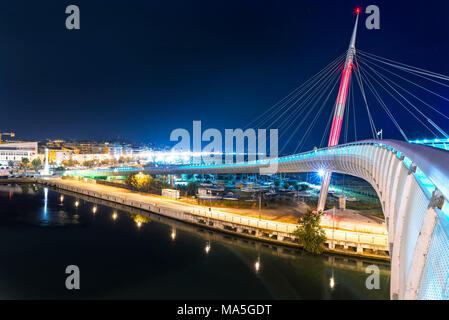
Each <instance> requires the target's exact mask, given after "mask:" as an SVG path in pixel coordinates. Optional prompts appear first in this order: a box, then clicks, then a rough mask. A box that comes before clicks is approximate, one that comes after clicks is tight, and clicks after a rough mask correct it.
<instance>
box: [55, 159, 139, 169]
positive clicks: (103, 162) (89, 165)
mask: <svg viewBox="0 0 449 320" xmlns="http://www.w3.org/2000/svg"><path fill="white" fill-rule="evenodd" d="M131 160H132V159H131V158H130V157H120V159H118V160H117V159H115V158H111V159H104V160H85V161H82V162H80V161H78V160H74V159H68V160H64V161H62V163H61V164H62V166H63V167H73V166H80V165H81V166H83V167H87V168H92V167H97V166H100V165H101V166H107V165H116V164H121V163H127V162H130V161H131Z"/></svg>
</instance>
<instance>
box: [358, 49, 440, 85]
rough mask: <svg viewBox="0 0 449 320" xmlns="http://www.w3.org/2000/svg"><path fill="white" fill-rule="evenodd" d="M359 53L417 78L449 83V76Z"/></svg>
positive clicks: (366, 53)
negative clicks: (422, 77)
mask: <svg viewBox="0 0 449 320" xmlns="http://www.w3.org/2000/svg"><path fill="white" fill-rule="evenodd" d="M358 52H359V53H360V54H361V55H362V56H365V57H368V58H370V59H373V60H376V61H379V62H381V63H383V64H386V65H389V66H391V67H394V68H397V69H400V70H403V71H406V72H410V73H414V74H415V75H417V76H419V75H424V76H427V77H433V78H437V79H441V80H445V81H449V76H446V75H443V74H439V73H436V72H432V71H428V70H425V69H421V68H417V67H414V66H411V65H407V64H405V63H402V62H397V61H394V60H391V59H387V58H383V57H380V56H377V55H375V54H372V53H368V52H365V51H362V50H358ZM426 79H427V80H430V81H431V79H428V78H426ZM434 81H435V80H434ZM435 82H436V83H439V84H441V85H443V86H449V85H448V84H443V83H441V82H437V81H435Z"/></svg>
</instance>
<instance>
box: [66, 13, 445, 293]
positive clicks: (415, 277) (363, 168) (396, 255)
mask: <svg viewBox="0 0 449 320" xmlns="http://www.w3.org/2000/svg"><path fill="white" fill-rule="evenodd" d="M359 12H360V10H359V9H357V11H356V13H357V18H356V23H355V26H354V29H353V33H352V37H351V41H350V45H349V48H348V51H347V53H346V59H345V62H344V68H343V73H342V76H341V83H340V89H339V93H338V96H337V100H336V103H335V107H334V114H333V121H332V126H331V131H330V137H329V143H328V147H327V148H322V149H317V150H313V151H309V152H305V153H300V154H294V155H290V156H286V157H279V158H273V159H261V160H256V161H249V162H244V163H232V164H204V165H202V164H200V165H190V166H178V167H167V168H163V167H159V168H149V169H148V170H142V169H141V168H119V169H115V170H114V171H108V170H103V171H101V170H97V171H95V170H88V172H86V174H93V175H95V174H102V175H128V174H134V173H135V172H136V171H142V172H147V173H150V174H177V173H210V174H219V173H223V174H225V173H229V174H235V173H262V174H263V173H269V172H270V171H273V168H274V172H276V173H288V172H318V171H322V172H325V175H324V177H323V179H322V187H321V193H320V198H319V202H318V210H322V209H324V205H325V202H326V197H327V193H328V192H327V191H328V187H329V183H330V179H331V174H332V172H337V173H341V174H348V175H352V176H356V177H359V178H362V179H364V180H366V181H367V182H368V183H370V184H371V186H372V187H373V188H374V189H375V190H376V192H377V195H378V197H379V199H380V202H381V205H382V210H383V213H384V216H385V220H386V224H387V227H388V238H389V249H390V250H389V252H390V256H391V290H390V294H391V298H392V299H449V204H448V200H449V151H446V150H442V149H437V148H433V147H429V146H425V145H420V144H416V143H409V142H402V141H397V140H364V141H356V142H352V143H346V144H339V137H340V131H341V128H342V125H343V117H344V108H345V105H346V104H347V102H346V98H347V96H348V94H349V92H350V91H349V89H348V88H349V86H350V84H351V82H350V78H351V73H352V70H355V75H356V79H357V80H358V82H359V86H360V88H361V91H362V94H363V98H364V101H365V105H366V108H367V112H368V115H369V119H370V125H371V129H372V130H373V137H374V132H377V130H374V129H376V128H375V126H374V122H373V120H372V118H371V115H370V112H369V110H368V103H367V101H366V96H365V92H364V89H363V87H364V85H363V84H365V86H366V87H367V88H369V89H370V90H371V91H372V93H373V95H374V97H375V98H376V99H377V100H378V101H379V104H380V105H381V106H382V107H383V108H384V110H385V111H386V112H387V114H388V115H389V117H390V118H393V119H392V120H393V122H394V124H395V126H396V127H397V129H398V130H399V131H400V133H401V134H402V135H403V136H404V140H405V141H410V140H409V139H408V138H407V136H406V135H405V133H404V131H403V130H402V128H401V127H400V126H399V124H398V123H397V121H396V120H395V119H394V117H393V116H392V114H391V112H390V111H389V109H388V108H387V106H386V104H385V103H384V102H383V101H382V99H381V98H380V95H379V94H378V93H377V91H376V89H375V87H379V86H381V88H383V89H386V88H390V90H386V92H388V93H390V95H392V97H393V98H394V99H395V100H396V101H397V102H398V105H400V106H402V107H404V108H405V104H404V103H402V102H401V100H399V98H401V99H403V100H404V101H405V102H406V103H408V104H409V105H410V109H408V108H405V109H406V110H407V111H408V112H409V113H412V112H411V109H413V110H415V111H416V112H415V113H417V114H418V115H420V116H421V117H423V120H424V121H423V120H420V118H418V117H417V115H416V114H414V113H412V114H413V116H414V117H415V118H416V119H418V120H419V121H420V123H421V124H422V125H424V126H425V127H426V128H427V129H429V131H431V132H432V133H434V132H433V131H432V130H436V131H438V132H439V133H440V134H441V135H443V136H444V137H445V138H446V139H447V141H449V134H446V133H445V132H444V131H443V130H442V129H441V128H440V127H439V126H438V125H437V124H436V123H435V122H434V121H432V120H431V119H430V118H429V117H427V116H426V115H425V114H424V113H423V112H422V111H421V110H420V109H419V108H417V107H416V106H415V105H414V104H412V103H411V101H410V100H411V98H410V97H409V98H406V97H405V96H404V94H401V93H400V91H399V90H403V91H405V92H407V94H408V95H409V96H413V97H414V98H415V99H418V100H419V101H420V102H422V103H424V104H425V105H426V106H427V107H430V108H433V107H432V106H430V105H429V104H427V103H425V101H423V100H421V99H420V98H419V97H417V96H415V95H414V94H413V93H411V92H409V91H408V90H407V89H404V88H403V87H400V86H398V85H396V84H395V82H394V81H392V80H391V79H389V78H386V77H384V76H383V75H381V74H380V73H379V72H377V71H376V69H374V68H372V67H371V66H370V65H369V64H366V62H363V59H367V60H369V59H371V60H374V61H375V63H374V65H377V63H383V64H384V65H389V66H393V67H395V68H397V69H400V70H403V71H404V72H410V73H413V74H415V75H418V76H423V75H424V78H425V79H427V80H431V81H433V83H439V84H440V85H441V84H443V85H446V83H441V82H439V81H442V80H443V81H449V77H447V76H443V75H439V74H436V73H433V72H427V71H425V70H423V69H419V68H414V67H411V66H408V65H405V64H402V63H399V64H394V61H392V60H388V59H384V60H379V58H378V57H377V56H374V55H372V54H366V53H363V52H362V54H361V57H363V58H362V59H360V62H361V63H363V68H362V66H361V65H359V63H358V58H357V55H358V54H357V55H356V51H355V39H356V31H357V21H358V14H359ZM336 66H337V67H338V66H339V65H338V63H337V64H335V63H333V64H332V63H331V65H330V66H329V68H328V69H327V70H331V69H335V70H336V71H337V72H340V71H339V68H335V67H336ZM378 67H379V66H378ZM365 68H367V69H365ZM380 68H381V69H382V70H386V69H385V68H384V67H383V66H380ZM387 71H388V70H387ZM326 72H327V71H326ZM326 72H325V73H326ZM320 74H321V73H318V74H317V75H316V76H314V77H312V79H314V80H313V81H312V82H311V83H314V84H313V85H312V84H311V85H310V86H309V85H307V86H306V87H305V88H308V89H307V90H305V89H304V90H305V93H304V94H302V93H301V95H300V93H294V95H293V96H292V97H294V99H296V98H297V100H302V101H303V103H304V105H305V107H304V108H307V109H308V110H312V109H311V108H313V106H314V104H311V103H310V97H311V96H313V95H315V93H311V94H310V95H309V96H307V94H308V93H307V92H309V91H310V90H312V88H315V89H316V91H317V92H325V91H326V90H327V89H324V87H326V85H324V83H326V82H327V81H329V83H331V82H332V80H327V79H332V76H330V78H327V76H322V75H320ZM389 74H393V75H395V76H396V77H400V78H401V79H404V77H402V76H400V75H398V74H396V73H394V72H389ZM375 76H376V77H377V78H376V77H375ZM370 79H372V80H373V81H374V82H375V83H374V85H373V84H372V82H371V80H370ZM435 79H438V81H436V80H435ZM405 80H406V81H407V82H408V84H410V83H411V84H413V85H416V86H418V87H419V88H420V90H421V89H424V90H427V91H426V92H429V93H432V94H434V95H436V96H437V97H439V98H444V99H445V102H443V103H446V105H447V102H448V101H449V99H447V98H445V97H443V96H441V95H439V94H436V93H435V92H433V91H431V90H428V89H426V88H424V87H423V86H421V85H419V84H416V83H414V82H412V81H409V80H407V79H405ZM380 81H384V82H380ZM315 82H316V83H322V84H323V87H320V86H319V85H318V86H317V87H315V85H316V83H315ZM382 83H384V84H382ZM393 84H394V85H393ZM446 87H447V85H446ZM399 88H401V89H399ZM315 89H314V90H315ZM301 90H302V89H301ZM332 90H333V88H332V89H331V91H330V93H332ZM391 91H394V92H393V93H391ZM294 92H296V91H294ZM298 92H301V91H298ZM312 92H313V91H312ZM330 93H329V94H330ZM289 96H290V95H289ZM289 96H287V97H289ZM292 97H291V98H289V99H286V100H282V101H286V102H283V103H282V104H281V105H282V107H279V105H278V104H276V105H275V106H274V107H276V108H278V109H279V110H281V111H282V110H283V111H282V112H280V113H281V115H280V116H276V118H279V117H281V116H282V115H284V114H287V117H289V116H290V114H293V112H290V113H289V112H287V111H289V110H290V107H288V108H286V109H285V108H284V107H285V106H286V105H288V104H289V103H290V101H291V100H292V99H293V98H292ZM305 97H306V98H305ZM328 97H329V96H328ZM294 99H293V100H294ZM319 99H321V96H320V97H319V98H318V102H319V101H320V100H319ZM326 101H327V98H326V100H325V101H324V102H323V103H322V105H325V103H326ZM295 103H296V102H295ZM292 105H294V103H292ZM283 108H284V109H283ZM298 108H299V107H298ZM270 110H271V109H270ZM320 110H321V109H320ZM432 110H434V111H435V112H437V113H439V116H440V118H441V117H445V118H447V119H448V120H449V116H446V115H444V114H443V113H442V112H441V111H440V110H438V108H433V109H432ZM295 112H296V111H295ZM318 112H320V111H318ZM308 114H309V113H307V114H305V115H304V117H305V118H307V116H308ZM318 114H319V113H318ZM299 115H302V114H301V113H297V115H296V116H291V118H290V119H287V120H288V121H287V122H289V123H295V120H296V119H297V118H298V116H299ZM270 119H271V118H270V117H269V119H268V120H270ZM345 119H347V118H345ZM354 119H355V113H354ZM315 120H316V118H315V119H314V120H313V121H312V123H311V124H312V125H313V123H314V121H315ZM270 121H271V120H270ZM272 122H273V121H272ZM354 122H355V120H354ZM282 123H284V121H282ZM301 123H302V121H301ZM301 123H300V124H298V127H301ZM427 124H429V125H430V126H431V127H432V128H433V129H431V128H429V127H428V126H427ZM309 130H310V127H309V129H307V130H306V132H308V131H309ZM325 132H326V130H325ZM381 132H382V130H381ZM354 140H358V138H357V137H355V139H354ZM293 141H296V140H293ZM424 142H425V141H424ZM294 152H296V151H294ZM199 163H200V162H199ZM274 172H272V173H274ZM73 174H77V173H76V172H74V173H73Z"/></svg>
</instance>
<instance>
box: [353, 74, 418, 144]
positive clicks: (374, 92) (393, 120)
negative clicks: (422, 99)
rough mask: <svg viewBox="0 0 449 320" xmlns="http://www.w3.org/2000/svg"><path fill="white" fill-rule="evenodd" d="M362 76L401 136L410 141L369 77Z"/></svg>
mask: <svg viewBox="0 0 449 320" xmlns="http://www.w3.org/2000/svg"><path fill="white" fill-rule="evenodd" d="M359 67H360V66H359ZM360 76H361V80H362V82H365V83H366V86H367V88H368V89H369V90H370V91H371V93H372V94H373V96H374V98H375V99H376V100H377V102H378V103H379V104H380V106H381V107H382V108H383V109H384V111H385V113H386V114H387V115H388V116H389V117H390V119H391V121H392V122H393V124H394V125H395V126H396V128H397V129H398V131H399V132H400V133H401V135H402V136H403V137H404V139H405V141H409V140H408V137H407V135H406V134H405V133H404V130H402V128H401V126H400V125H399V123H398V122H397V121H396V119H395V118H394V116H393V115H392V113H391V112H390V110H389V109H388V107H387V105H386V104H385V103H384V101H383V100H382V98H381V97H380V95H379V93H378V92H377V90H376V88H375V87H374V86H373V85H372V83H371V81H370V80H369V79H368V78H367V77H365V76H363V77H362V72H360Z"/></svg>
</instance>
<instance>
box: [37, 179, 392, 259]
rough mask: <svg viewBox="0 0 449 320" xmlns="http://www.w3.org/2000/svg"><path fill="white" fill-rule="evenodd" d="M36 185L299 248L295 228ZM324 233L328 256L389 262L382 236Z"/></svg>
mask: <svg viewBox="0 0 449 320" xmlns="http://www.w3.org/2000/svg"><path fill="white" fill-rule="evenodd" d="M37 182H38V183H40V184H43V185H48V186H51V187H55V188H58V189H62V190H67V191H71V192H74V193H77V194H80V195H86V196H90V197H94V198H97V199H102V200H105V201H108V202H114V203H118V204H121V205H125V206H127V207H131V208H137V209H141V210H145V211H149V212H153V213H156V214H159V215H162V216H166V217H169V218H172V219H176V220H180V221H183V222H187V223H190V224H194V225H198V226H202V227H206V228H210V229H215V230H219V231H222V232H226V233H231V234H236V235H239V236H243V237H247V238H252V239H257V240H261V241H266V242H272V243H276V244H281V245H287V246H293V247H300V244H299V243H298V240H297V238H296V237H294V236H293V235H292V232H293V231H294V230H296V228H297V225H295V224H290V223H284V222H277V221H271V220H263V219H257V218H253V217H247V216H242V215H238V214H233V213H228V212H223V211H222V210H216V209H213V208H212V209H211V208H204V207H200V206H197V205H189V204H185V203H182V202H179V201H176V200H171V199H165V198H161V197H154V196H146V195H142V194H139V193H134V192H130V191H128V190H123V189H119V188H116V187H108V186H102V185H97V184H95V183H84V182H80V181H70V180H63V179H38V180H37ZM325 232H326V237H327V241H326V246H327V250H328V251H329V252H334V253H338V254H344V255H352V256H362V257H369V258H376V259H383V260H389V256H388V254H387V250H388V247H387V237H386V236H385V235H378V234H370V233H360V232H353V231H347V230H332V229H325Z"/></svg>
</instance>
